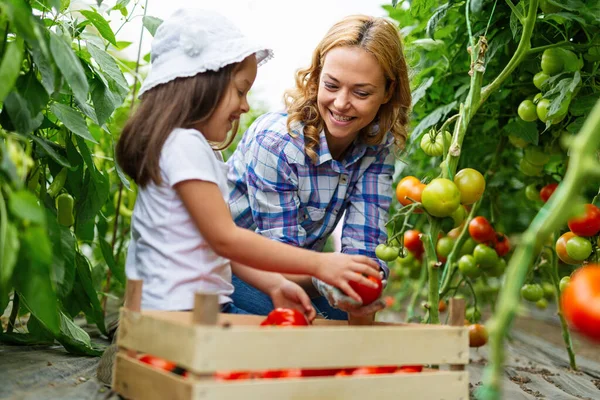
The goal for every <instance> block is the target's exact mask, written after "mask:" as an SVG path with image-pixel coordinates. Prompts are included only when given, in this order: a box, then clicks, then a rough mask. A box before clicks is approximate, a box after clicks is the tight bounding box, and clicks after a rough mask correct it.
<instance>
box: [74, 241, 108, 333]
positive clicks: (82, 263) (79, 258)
mask: <svg viewBox="0 0 600 400" xmlns="http://www.w3.org/2000/svg"><path fill="white" fill-rule="evenodd" d="M76 265H77V277H78V279H79V282H80V283H81V285H82V286H83V289H84V290H85V294H86V296H87V298H88V302H89V304H90V305H91V310H92V316H93V317H94V320H95V322H96V326H98V329H100V331H101V332H102V333H104V334H106V333H107V332H106V327H105V326H104V312H103V311H102V306H101V305H100V300H98V294H97V293H96V290H95V289H94V284H93V282H92V272H91V268H90V264H89V261H88V259H87V258H86V257H85V256H84V255H82V254H81V253H77V254H76Z"/></svg>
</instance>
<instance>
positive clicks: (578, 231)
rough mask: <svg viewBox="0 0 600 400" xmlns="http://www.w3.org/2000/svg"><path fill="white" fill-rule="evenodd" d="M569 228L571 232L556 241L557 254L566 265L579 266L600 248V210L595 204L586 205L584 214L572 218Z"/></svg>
mask: <svg viewBox="0 0 600 400" xmlns="http://www.w3.org/2000/svg"><path fill="white" fill-rule="evenodd" d="M568 226H569V229H570V231H568V232H565V233H563V234H562V235H561V236H560V237H559V238H558V240H557V241H556V245H555V250H556V254H557V255H558V257H559V258H560V260H561V261H562V262H564V263H565V264H571V265H578V264H581V263H583V262H584V261H585V260H587V259H588V258H589V257H590V256H591V255H592V253H593V250H594V248H595V247H596V248H597V247H598V244H597V242H598V240H597V236H598V233H600V209H599V208H598V207H596V206H595V205H593V204H586V205H585V207H584V213H583V214H582V215H579V216H577V217H574V218H571V219H570V220H569V222H568ZM594 238H596V239H594Z"/></svg>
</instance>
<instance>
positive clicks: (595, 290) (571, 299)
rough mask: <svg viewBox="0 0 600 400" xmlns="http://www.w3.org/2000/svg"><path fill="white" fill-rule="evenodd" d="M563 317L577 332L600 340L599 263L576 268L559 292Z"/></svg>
mask: <svg viewBox="0 0 600 400" xmlns="http://www.w3.org/2000/svg"><path fill="white" fill-rule="evenodd" d="M561 304H562V307H563V310H564V313H565V318H566V319H567V320H568V321H569V323H571V325H573V326H574V327H575V328H577V330H578V331H579V332H581V333H582V334H584V335H585V336H587V337H589V338H591V339H593V340H595V341H598V342H600V265H599V264H590V265H587V266H584V267H581V268H580V269H578V270H576V271H575V272H574V273H573V275H572V276H571V279H570V282H569V284H568V285H567V286H566V287H565V289H564V291H563V292H562V294H561Z"/></svg>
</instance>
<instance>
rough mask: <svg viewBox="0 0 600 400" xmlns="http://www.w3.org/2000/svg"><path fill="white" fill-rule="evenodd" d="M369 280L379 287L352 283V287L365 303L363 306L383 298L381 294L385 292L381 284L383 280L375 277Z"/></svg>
mask: <svg viewBox="0 0 600 400" xmlns="http://www.w3.org/2000/svg"><path fill="white" fill-rule="evenodd" d="M367 279H368V280H370V281H371V282H374V283H376V284H377V287H375V288H373V287H370V286H367V285H363V284H362V283H358V282H355V281H350V287H352V289H354V290H355V291H356V293H358V295H359V296H360V298H361V299H362V301H363V305H365V306H366V305H369V304H371V303H372V302H374V301H375V300H377V299H378V298H379V297H380V296H381V292H382V291H383V286H382V283H381V279H378V278H375V277H373V276H369V277H367Z"/></svg>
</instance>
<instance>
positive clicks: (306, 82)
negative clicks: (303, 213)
mask: <svg viewBox="0 0 600 400" xmlns="http://www.w3.org/2000/svg"><path fill="white" fill-rule="evenodd" d="M342 46H348V47H358V48H361V49H363V50H365V51H367V52H369V53H370V54H372V55H373V56H374V57H375V58H376V59H377V61H378V62H379V65H381V67H382V69H383V71H384V74H385V79H386V91H387V92H388V93H390V91H391V97H390V100H389V101H388V102H387V103H385V104H383V105H382V106H381V107H380V109H379V111H378V113H377V117H376V118H375V119H374V121H372V122H371V123H370V124H369V125H367V126H366V127H365V128H363V129H362V131H361V133H360V137H361V138H362V140H363V141H364V142H365V143H366V144H367V145H376V144H380V143H382V141H383V139H384V137H385V135H386V133H387V132H388V131H389V132H392V134H393V136H394V141H395V144H396V145H397V146H398V148H403V147H404V144H405V142H406V138H407V131H406V125H407V124H408V113H409V111H410V107H411V95H410V87H409V78H408V67H407V65H406V60H405V57H404V49H403V45H402V39H401V37H400V34H399V32H398V29H397V28H396V27H395V26H394V25H393V24H392V23H391V22H389V21H388V20H386V19H384V18H379V17H371V16H367V15H352V16H349V17H346V18H344V19H343V20H342V21H340V22H338V23H337V24H335V25H334V26H333V27H331V29H330V30H329V32H327V34H326V35H325V37H324V38H323V39H322V40H321V42H320V43H319V44H318V46H317V48H316V49H315V51H314V52H313V57H312V63H311V65H310V67H308V68H305V69H300V70H299V71H298V72H297V73H296V87H295V88H294V89H290V90H288V91H286V92H285V94H284V101H285V104H286V107H287V110H288V120H287V127H288V132H289V133H290V134H293V133H292V126H293V125H295V124H297V123H303V124H304V149H305V152H306V154H307V155H308V156H309V157H310V158H311V159H312V160H313V162H316V160H317V149H318V146H319V135H320V133H321V131H322V130H323V128H324V127H325V122H324V121H323V118H322V117H321V115H320V114H319V110H318V108H317V93H318V89H319V79H320V75H321V70H322V68H323V62H324V59H325V56H326V55H327V52H329V50H331V49H333V48H335V47H342ZM376 124H377V125H378V130H376V129H374V128H375V127H374V125H376Z"/></svg>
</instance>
